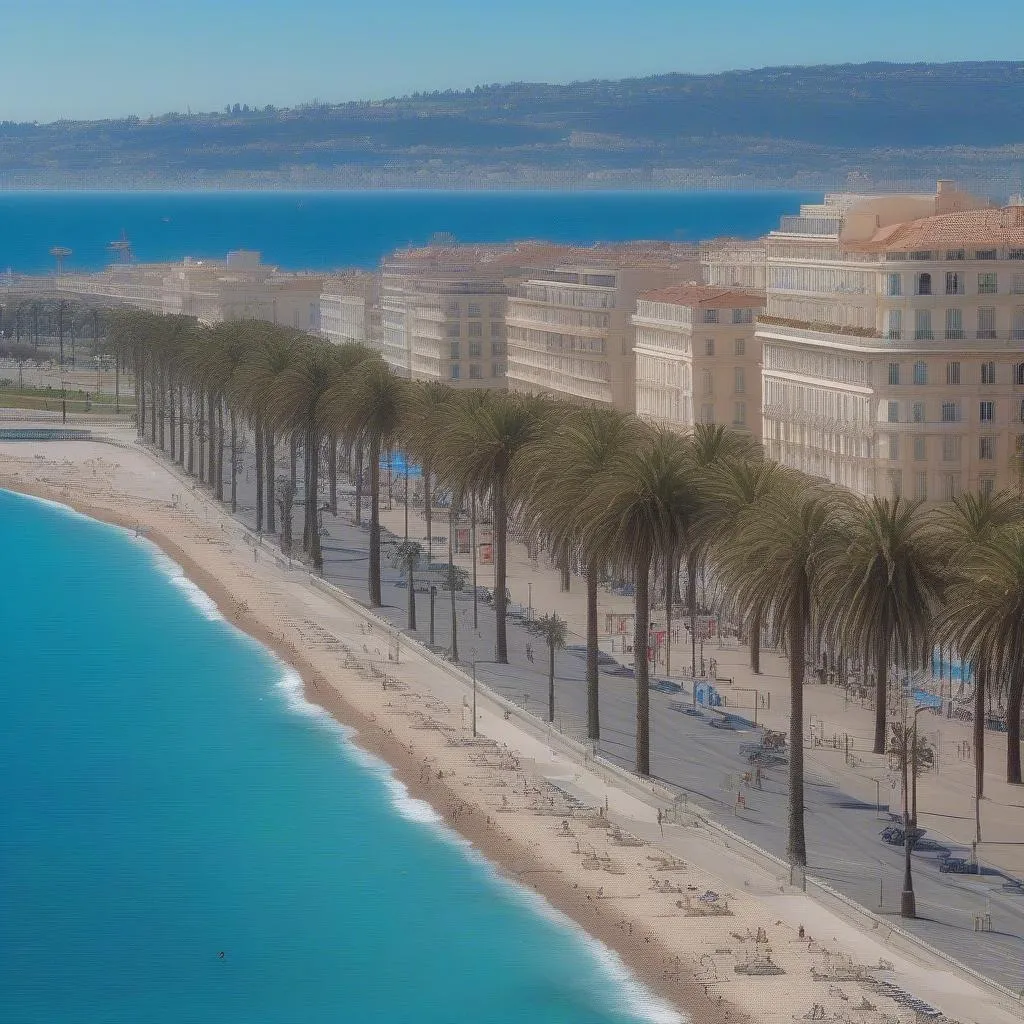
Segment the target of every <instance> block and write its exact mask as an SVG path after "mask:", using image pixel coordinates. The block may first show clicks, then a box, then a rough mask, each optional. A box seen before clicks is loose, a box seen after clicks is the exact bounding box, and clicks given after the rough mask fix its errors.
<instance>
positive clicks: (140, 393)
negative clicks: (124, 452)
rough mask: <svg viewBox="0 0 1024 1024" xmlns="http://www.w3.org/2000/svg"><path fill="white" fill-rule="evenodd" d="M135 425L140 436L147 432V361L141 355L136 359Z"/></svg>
mask: <svg viewBox="0 0 1024 1024" xmlns="http://www.w3.org/2000/svg"><path fill="white" fill-rule="evenodd" d="M135 427H136V429H137V430H138V432H139V437H144V436H145V433H146V363H145V360H144V359H143V358H142V357H141V356H140V357H137V358H136V360H135Z"/></svg>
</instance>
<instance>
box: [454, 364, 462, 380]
mask: <svg viewBox="0 0 1024 1024" xmlns="http://www.w3.org/2000/svg"><path fill="white" fill-rule="evenodd" d="M459 376H460V374H459V364H458V363H452V380H458V379H459Z"/></svg>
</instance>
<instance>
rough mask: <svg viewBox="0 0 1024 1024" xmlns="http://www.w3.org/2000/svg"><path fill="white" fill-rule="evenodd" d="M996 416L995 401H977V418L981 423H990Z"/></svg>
mask: <svg viewBox="0 0 1024 1024" xmlns="http://www.w3.org/2000/svg"><path fill="white" fill-rule="evenodd" d="M995 418H996V403H995V402H979V403H978V419H979V421H980V422H982V423H991V422H992V421H993V420H994V419H995Z"/></svg>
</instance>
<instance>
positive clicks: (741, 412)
mask: <svg viewBox="0 0 1024 1024" xmlns="http://www.w3.org/2000/svg"><path fill="white" fill-rule="evenodd" d="M732 424H733V426H734V427H745V426H746V425H747V403H746V402H737V403H736V408H735V409H734V411H733V417H732Z"/></svg>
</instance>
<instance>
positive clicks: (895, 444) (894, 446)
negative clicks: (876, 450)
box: [889, 434, 900, 462]
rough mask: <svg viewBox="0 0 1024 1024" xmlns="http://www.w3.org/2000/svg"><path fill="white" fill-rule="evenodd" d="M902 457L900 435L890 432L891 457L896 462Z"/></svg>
mask: <svg viewBox="0 0 1024 1024" xmlns="http://www.w3.org/2000/svg"><path fill="white" fill-rule="evenodd" d="M899 457H900V435H899V434H890V435H889V459H890V460H891V461H892V462H895V461H897V460H898V459H899Z"/></svg>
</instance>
